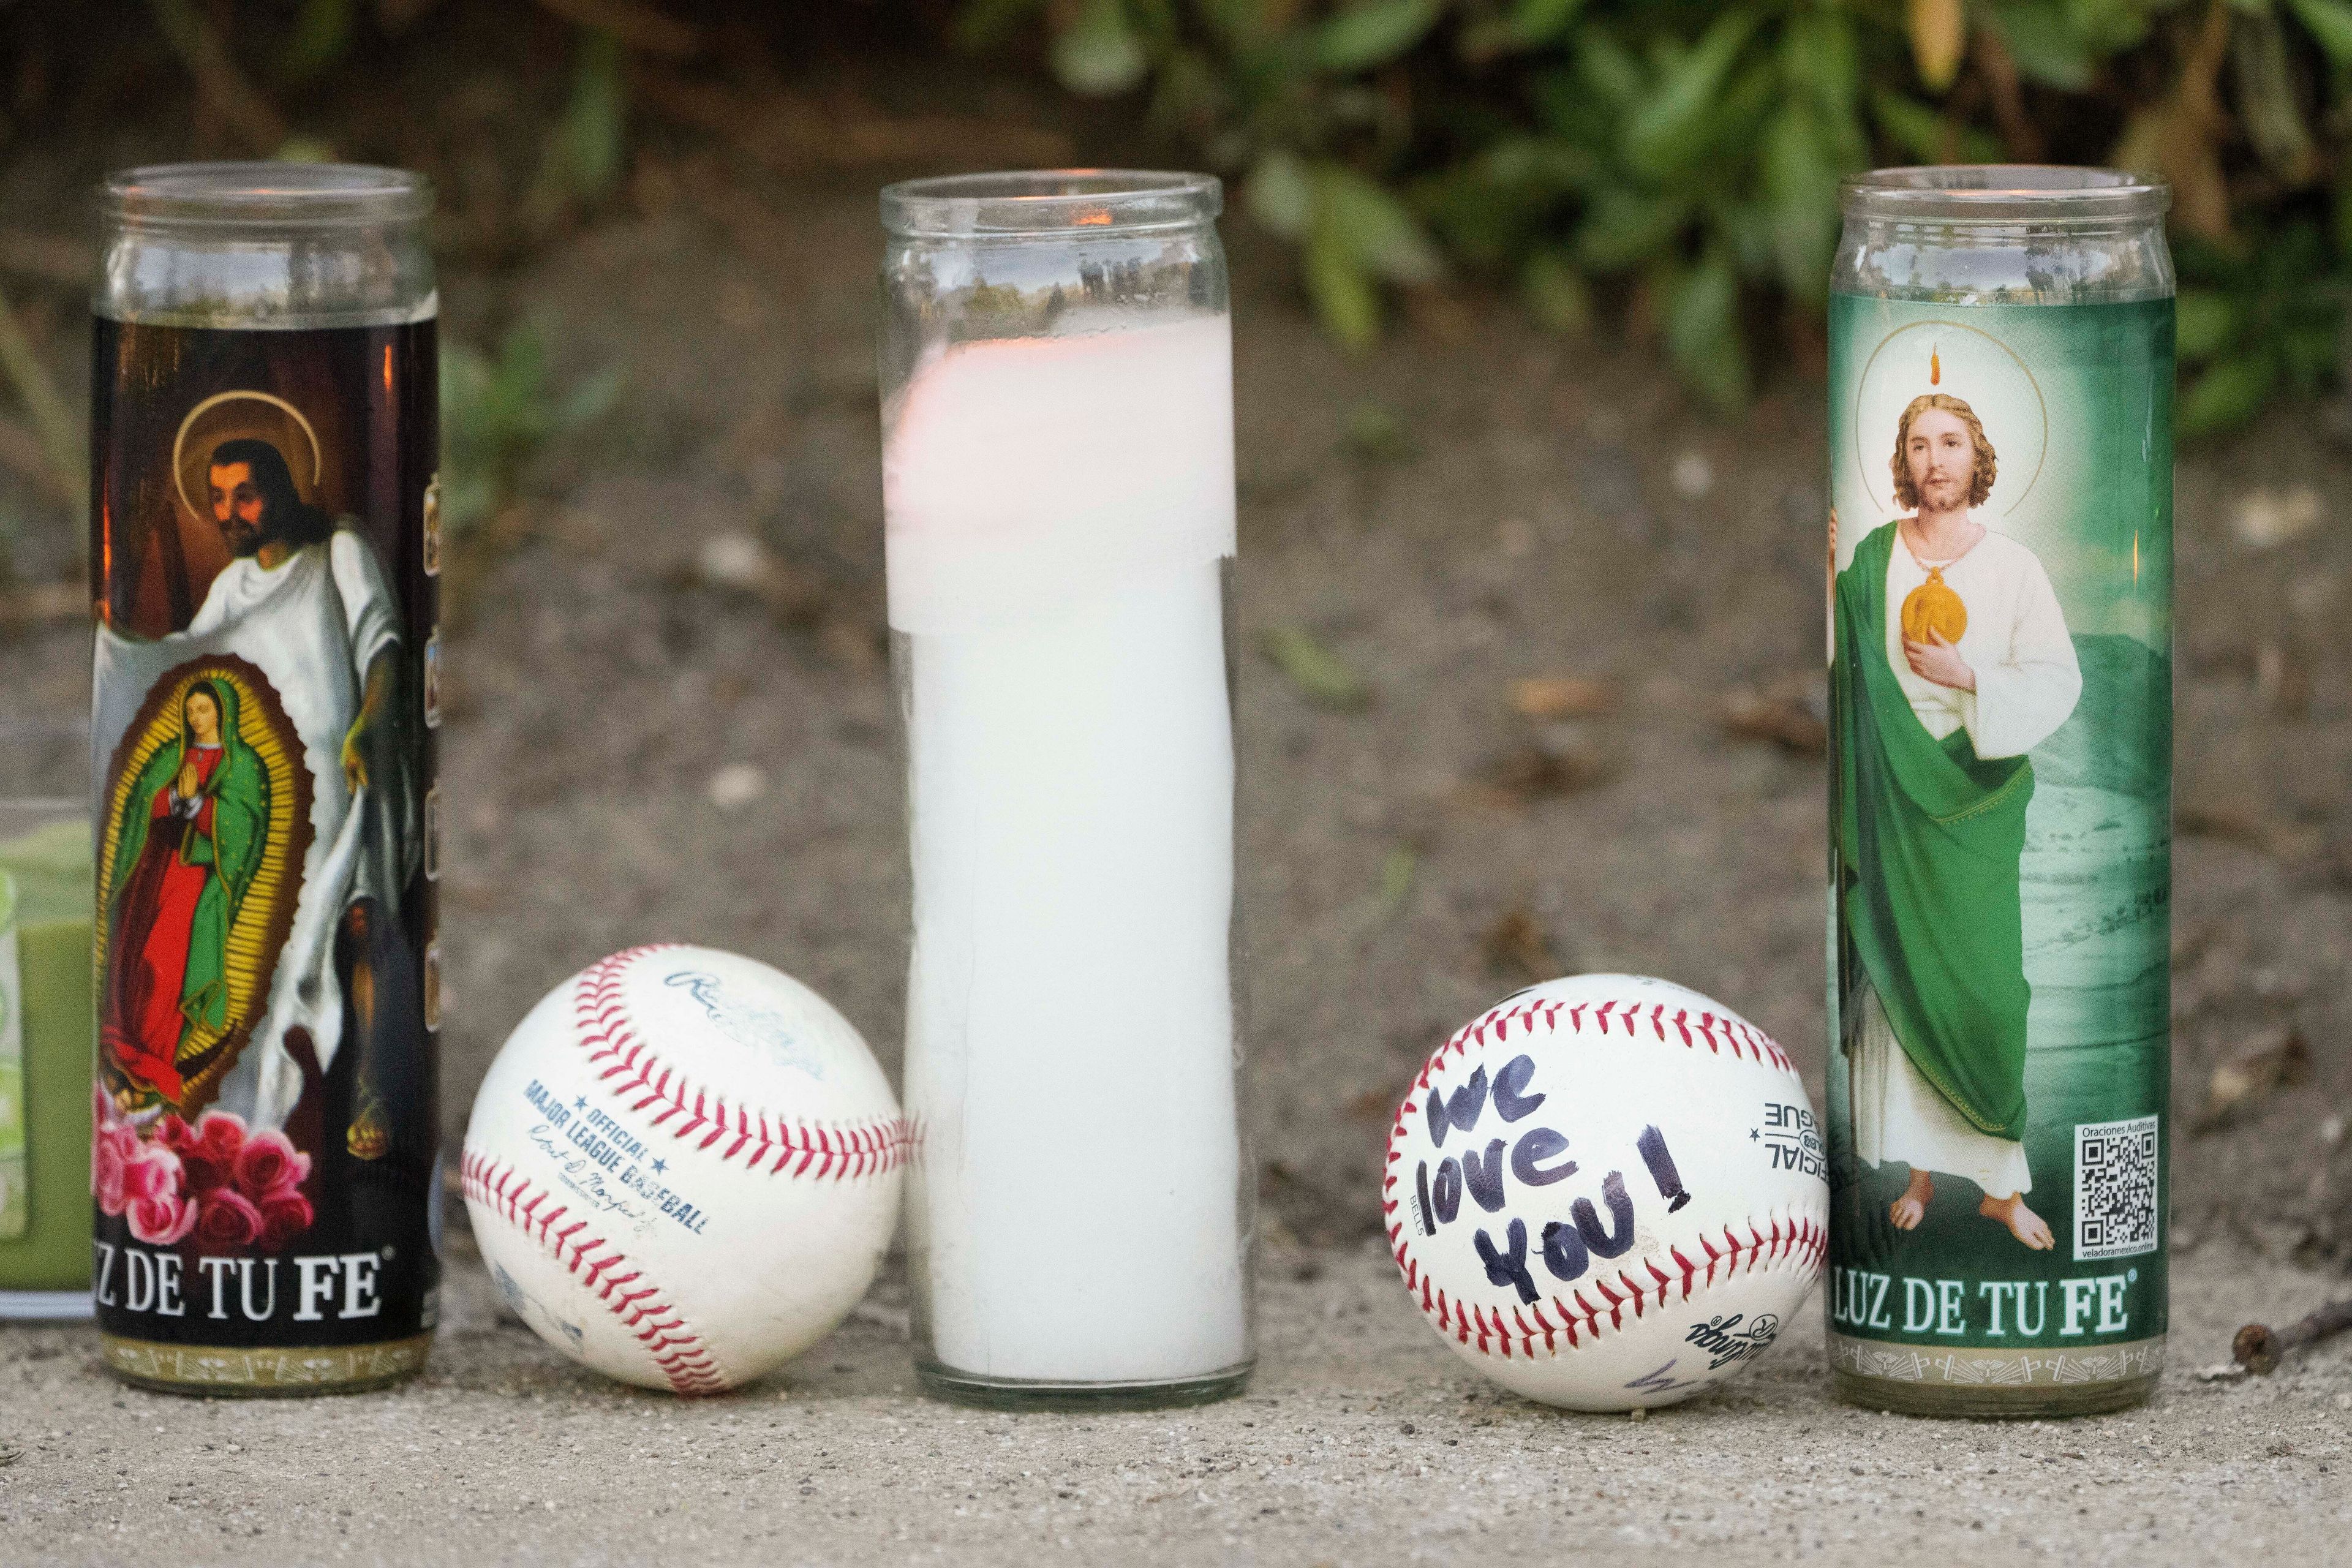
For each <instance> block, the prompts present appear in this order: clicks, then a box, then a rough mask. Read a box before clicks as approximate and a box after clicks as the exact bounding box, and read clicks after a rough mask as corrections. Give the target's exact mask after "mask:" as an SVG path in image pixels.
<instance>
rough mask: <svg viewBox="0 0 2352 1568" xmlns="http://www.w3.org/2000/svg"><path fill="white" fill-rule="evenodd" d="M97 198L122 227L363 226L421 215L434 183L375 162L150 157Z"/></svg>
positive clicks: (111, 180) (113, 178)
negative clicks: (162, 159)
mask: <svg viewBox="0 0 2352 1568" xmlns="http://www.w3.org/2000/svg"><path fill="white" fill-rule="evenodd" d="M99 205H100V211H101V212H102V213H103V215H104V216H105V217H106V218H107V220H108V221H109V222H110V223H112V224H115V225H118V226H122V227H126V228H129V227H138V228H147V227H184V228H250V229H281V230H282V229H312V228H345V227H350V228H360V227H373V226H389V225H395V224H405V223H415V222H416V221H417V220H418V219H421V218H423V217H424V216H425V215H426V214H427V213H429V212H431V211H432V210H433V182H432V180H431V179H430V178H428V177H427V176H425V175H424V174H418V173H416V172H415V171H414V170H411V169H394V168H387V167H384V166H382V165H379V164H374V163H275V162H259V161H255V162H245V163H147V164H142V165H141V166H139V167H137V168H131V169H124V170H121V171H120V172H118V173H116V174H110V175H108V176H107V178H106V181H105V183H104V184H102V185H100V187H99Z"/></svg>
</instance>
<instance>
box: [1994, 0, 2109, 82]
mask: <svg viewBox="0 0 2352 1568" xmlns="http://www.w3.org/2000/svg"><path fill="white" fill-rule="evenodd" d="M1991 9H1992V17H1993V25H1994V26H1996V27H1998V28H1999V29H2000V36H2001V38H2002V41H2003V42H2005V43H2007V44H2008V45H2009V53H2010V58H2011V59H2014V60H2015V61H2016V62H2017V73H2018V75H2020V76H2021V77H2024V78H2025V79H2027V80H2029V81H2038V82H2041V83H2042V84H2043V85H2044V86H2046V87H2058V88H2064V89H2066V90H2067V91H2069V92H2080V91H2082V90H2083V89H2084V88H2086V87H2089V86H2090V85H2091V79H2092V78H2093V77H2094V76H2095V75H2096V74H2097V69H2098V67H2097V62H2096V61H2095V60H2093V59H2092V58H2091V51H2090V48H2089V46H2087V45H2086V44H2085V43H2084V41H2083V38H2082V36H2081V35H2080V34H2078V33H2077V32H2076V31H2075V30H2074V22H2073V19H2072V18H2071V17H2069V16H2068V15H2067V13H2066V11H2065V10H2064V8H2063V6H2061V5H2058V4H2056V3H2055V0H2011V3H2010V4H2008V5H1994V6H1993V7H1992V8H1991Z"/></svg>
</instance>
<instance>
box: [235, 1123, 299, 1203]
mask: <svg viewBox="0 0 2352 1568" xmlns="http://www.w3.org/2000/svg"><path fill="white" fill-rule="evenodd" d="M309 1176H310V1155H308V1154H305V1153H303V1152H300V1151H299V1150H298V1149H296V1148H295V1147H294V1141H293V1140H292V1139H290V1138H289V1137H287V1136H286V1134H285V1133H283V1132H280V1131H277V1130H276V1129H275V1128H264V1129H262V1130H261V1131H257V1132H252V1133H248V1134H247V1137H246V1140H245V1147H244V1148H243V1149H241V1150H239V1151H238V1152H237V1156H236V1167H235V1179H236V1190H237V1191H238V1192H240V1193H242V1194H245V1195H246V1196H247V1198H249V1199H251V1200H252V1201H253V1202H254V1203H257V1204H258V1203H260V1202H261V1201H262V1200H263V1199H264V1198H266V1197H268V1196H269V1195H270V1194H272V1193H275V1192H278V1191H279V1190H280V1189H285V1190H289V1191H291V1190H293V1189H295V1188H299V1186H301V1184H302V1183H303V1182H304V1181H305V1180H306V1179H307V1178H308V1177H309Z"/></svg>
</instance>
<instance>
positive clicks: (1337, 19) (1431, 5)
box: [1314, 0, 1444, 76]
mask: <svg viewBox="0 0 2352 1568" xmlns="http://www.w3.org/2000/svg"><path fill="white" fill-rule="evenodd" d="M1443 10H1444V5H1442V4H1441V3H1440V0H1365V3H1364V4H1362V5H1353V6H1350V7H1349V8H1348V9H1347V10H1345V11H1342V12H1340V13H1339V15H1337V16H1333V17H1332V18H1331V19H1330V20H1329V21H1328V22H1325V23H1324V24H1323V25H1322V26H1320V27H1318V28H1317V29H1316V30H1315V48H1314V54H1315V63H1316V65H1317V66H1318V67H1320V68H1322V69H1324V70H1327V71H1332V72H1335V73H1337V74H1339V75H1341V76H1348V75H1352V74H1353V73H1355V72H1357V71H1362V70H1370V68H1372V67H1374V66H1382V65H1386V64H1388V63H1389V61H1391V60H1392V59H1395V58H1397V57H1398V56H1399V55H1402V54H1403V53H1404V52H1405V51H1406V50H1408V49H1410V48H1412V47H1413V45H1415V44H1417V43H1419V42H1421V40H1422V39H1423V37H1426V36H1427V35H1428V32H1429V30H1430V28H1432V27H1433V26H1436V25H1437V18H1438V16H1439V15H1440V13H1441V12H1442V11H1443Z"/></svg>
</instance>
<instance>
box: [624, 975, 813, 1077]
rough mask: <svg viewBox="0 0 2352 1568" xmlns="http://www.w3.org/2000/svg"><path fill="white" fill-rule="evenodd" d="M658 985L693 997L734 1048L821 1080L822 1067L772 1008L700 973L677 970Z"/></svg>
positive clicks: (787, 1023)
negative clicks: (737, 994)
mask: <svg viewBox="0 0 2352 1568" xmlns="http://www.w3.org/2000/svg"><path fill="white" fill-rule="evenodd" d="M662 984H665V985H674V986H677V987H679V988H680V989H682V990H684V991H685V992H686V994H688V995H689V996H691V997H693V998H694V999H695V1001H696V1002H697V1003H698V1004H699V1005H701V1008H702V1011H703V1013H704V1015H705V1016H708V1017H709V1019H710V1023H711V1026H712V1027H713V1028H715V1029H717V1030H718V1031H719V1033H720V1034H722V1035H724V1036H726V1037H728V1038H729V1039H730V1040H732V1041H734V1042H735V1043H736V1044H737V1045H739V1046H741V1047H744V1048H745V1049H747V1050H754V1051H760V1052H763V1053H765V1054H766V1055H769V1056H772V1057H773V1058H775V1059H776V1061H777V1062H778V1063H780V1064H781V1065H782V1066H784V1067H788V1068H798V1069H799V1070H801V1071H802V1072H804V1073H806V1074H808V1075H809V1077H811V1078H813V1079H818V1080H819V1081H822V1080H823V1079H824V1063H823V1062H822V1061H820V1060H818V1059H817V1058H816V1057H815V1056H814V1054H813V1053H811V1052H810V1051H808V1050H806V1049H804V1048H803V1047H802V1045H801V1042H800V1037H799V1036H797V1035H795V1034H794V1033H793V1026H792V1020H791V1019H789V1018H787V1017H785V1016H783V1015H782V1013H779V1012H777V1011H776V1010H775V1009H774V1008H772V1007H762V1006H760V1005H758V1004H756V1003H749V1002H744V1001H741V1000H740V999H739V998H737V997H735V996H732V995H730V994H728V991H727V988H726V983H725V982H723V981H721V980H720V979H719V976H717V975H716V974H709V973H703V972H702V971H700V970H695V969H681V970H677V971H676V972H675V973H669V974H666V975H664V976H662Z"/></svg>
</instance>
